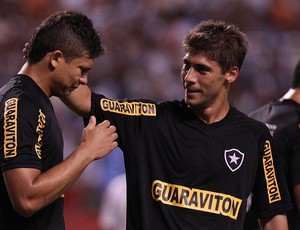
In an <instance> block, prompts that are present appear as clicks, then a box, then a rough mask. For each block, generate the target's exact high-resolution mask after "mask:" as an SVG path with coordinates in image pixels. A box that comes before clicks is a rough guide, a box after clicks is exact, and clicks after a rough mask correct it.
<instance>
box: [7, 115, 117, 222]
mask: <svg viewBox="0 0 300 230" xmlns="http://www.w3.org/2000/svg"><path fill="white" fill-rule="evenodd" d="M115 131H116V128H115V127H114V126H110V122H109V121H104V122H102V123H100V124H98V125H96V119H95V117H91V119H90V122H89V124H88V125H87V127H86V128H85V129H84V130H83V134H82V140H81V144H80V145H79V147H78V148H77V149H76V150H75V151H74V152H73V153H72V154H70V156H69V157H68V158H67V159H66V160H64V161H63V162H62V163H60V164H58V165H56V166H55V167H53V168H52V169H50V170H48V171H46V172H44V173H41V172H40V170H38V169H33V168H16V169H10V170H6V171H4V172H3V176H4V180H5V183H6V186H7V190H8V193H9V197H10V200H11V202H12V205H13V207H14V208H15V210H16V211H17V212H18V213H19V214H20V215H22V216H26V217H28V216H31V215H33V214H34V213H35V212H36V211H38V210H40V209H41V208H43V207H45V206H47V205H49V204H50V203H52V202H53V201H54V200H56V199H58V198H59V197H60V196H61V195H62V194H63V193H64V192H65V191H66V190H67V189H68V188H69V187H70V186H71V185H72V184H73V183H74V182H75V181H76V180H77V179H78V177H79V176H80V175H81V173H82V172H83V171H84V169H85V168H86V167H87V166H88V165H89V164H90V163H91V162H92V161H94V160H97V159H100V158H102V157H104V156H105V155H107V154H108V153H110V152H111V151H112V150H113V149H114V148H115V147H117V142H116V139H117V134H116V132H115Z"/></svg>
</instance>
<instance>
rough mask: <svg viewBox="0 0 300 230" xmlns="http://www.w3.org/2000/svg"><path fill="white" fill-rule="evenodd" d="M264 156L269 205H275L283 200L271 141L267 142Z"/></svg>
mask: <svg viewBox="0 0 300 230" xmlns="http://www.w3.org/2000/svg"><path fill="white" fill-rule="evenodd" d="M264 147H265V148H264V155H263V167H264V173H265V179H266V182H267V190H268V198H269V203H270V204H271V203H274V202H276V201H279V200H281V195H280V191H279V187H278V183H277V179H276V174H275V168H274V162H273V156H272V150H271V145H270V141H268V140H266V142H265V146H264Z"/></svg>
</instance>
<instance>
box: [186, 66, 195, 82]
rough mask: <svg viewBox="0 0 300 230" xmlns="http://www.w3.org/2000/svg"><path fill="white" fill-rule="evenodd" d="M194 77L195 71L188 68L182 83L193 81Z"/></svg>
mask: <svg viewBox="0 0 300 230" xmlns="http://www.w3.org/2000/svg"><path fill="white" fill-rule="evenodd" d="M194 77H195V71H194V69H193V68H192V67H191V68H189V69H188V70H187V71H186V72H185V75H184V81H185V82H192V81H193V79H194Z"/></svg>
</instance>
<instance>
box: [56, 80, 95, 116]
mask: <svg viewBox="0 0 300 230" xmlns="http://www.w3.org/2000/svg"><path fill="white" fill-rule="evenodd" d="M91 94H92V92H91V90H90V88H89V87H88V86H87V85H80V86H79V87H78V88H77V89H76V90H75V91H74V92H72V93H71V94H70V95H68V96H61V97H60V99H61V100H62V102H63V103H64V104H65V105H66V106H68V108H70V109H71V110H72V111H73V112H75V113H76V114H78V115H79V116H81V117H89V115H90V111H91Z"/></svg>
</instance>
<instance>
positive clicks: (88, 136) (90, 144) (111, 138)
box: [80, 116, 118, 160]
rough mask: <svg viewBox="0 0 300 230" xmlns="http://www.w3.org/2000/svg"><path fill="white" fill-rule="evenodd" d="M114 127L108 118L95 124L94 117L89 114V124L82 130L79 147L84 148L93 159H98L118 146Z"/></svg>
mask: <svg viewBox="0 0 300 230" xmlns="http://www.w3.org/2000/svg"><path fill="white" fill-rule="evenodd" d="M117 138H118V134H117V133H116V127H115V126H113V125H111V124H110V122H109V121H108V120H105V121H103V122H102V123H100V124H98V125H96V118H95V117H94V116H91V118H90V120H89V124H88V125H87V126H86V127H85V128H84V129H83V131H82V140H81V145H80V146H81V147H83V148H85V150H86V151H87V152H88V154H91V155H92V156H93V159H94V160H96V159H100V158H102V157H104V156H106V155H107V154H109V153H110V152H111V151H112V150H113V149H114V148H116V147H117V146H118V143H117V141H116V140H117Z"/></svg>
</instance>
